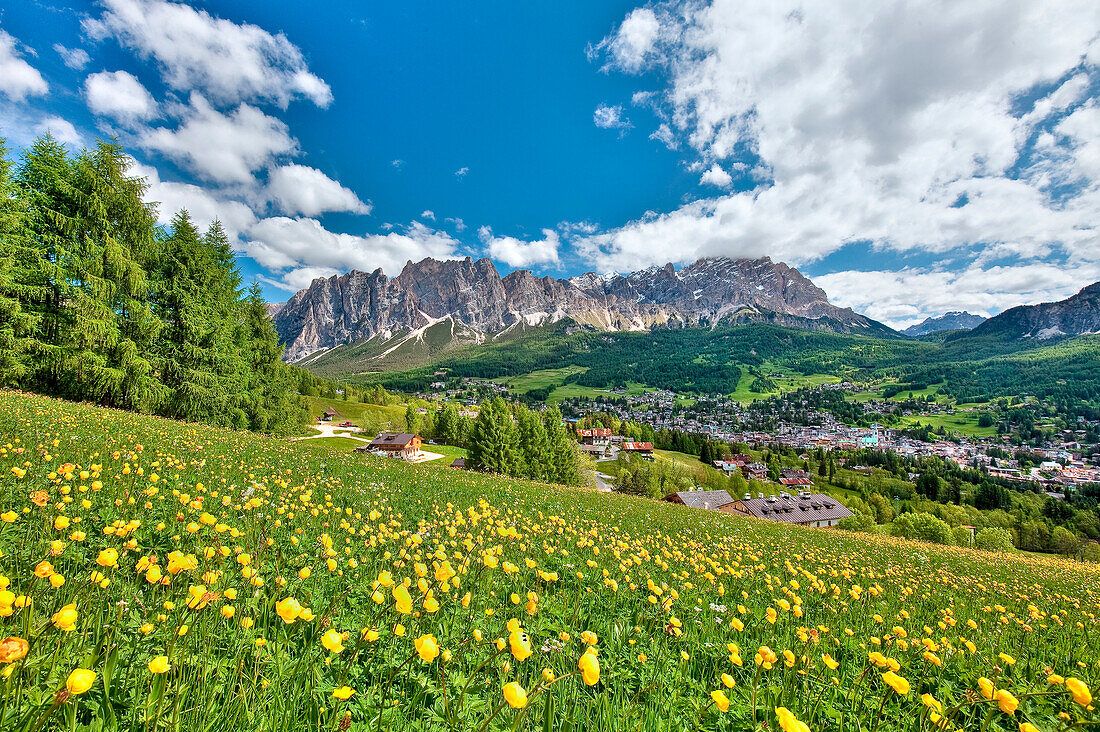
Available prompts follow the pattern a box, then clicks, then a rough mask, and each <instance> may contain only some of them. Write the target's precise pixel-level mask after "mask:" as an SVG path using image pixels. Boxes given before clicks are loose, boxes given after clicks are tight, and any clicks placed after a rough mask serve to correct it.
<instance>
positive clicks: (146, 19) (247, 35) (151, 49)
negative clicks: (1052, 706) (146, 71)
mask: <svg viewBox="0 0 1100 732" xmlns="http://www.w3.org/2000/svg"><path fill="white" fill-rule="evenodd" d="M101 5H103V7H104V12H103V14H102V15H101V16H100V17H98V18H89V19H87V20H85V21H84V28H85V30H86V31H87V32H88V34H89V35H90V36H91V37H93V38H98V39H102V38H107V37H113V38H115V39H117V40H118V42H119V43H120V44H121V45H122V46H124V47H127V48H130V49H133V50H135V51H137V53H138V54H139V55H140V56H141V57H142V58H146V59H153V60H155V61H156V62H157V64H158V65H159V67H160V70H161V73H162V75H163V77H164V81H165V82H166V83H167V84H168V85H169V86H171V87H172V88H173V89H176V90H180V91H188V92H190V91H192V90H199V91H201V92H202V93H203V94H204V95H205V96H206V97H208V98H210V99H213V100H215V101H216V102H219V103H222V104H230V105H232V104H236V103H238V102H243V101H270V102H274V103H275V104H278V105H279V106H281V107H283V108H285V107H286V106H287V104H288V103H289V102H290V100H291V99H294V98H296V97H305V98H307V99H309V100H311V101H312V102H313V103H314V104H316V105H318V106H321V107H327V106H328V105H329V103H330V102H331V101H332V91H331V90H330V89H329V86H328V84H326V83H325V82H324V81H323V80H322V79H320V78H319V77H318V76H316V75H315V74H313V73H311V72H310V71H309V68H308V66H307V64H306V62H305V59H304V57H303V56H302V52H301V51H300V50H299V49H298V47H297V46H295V45H294V44H293V43H291V42H290V41H289V40H288V39H287V37H286V36H285V35H283V34H282V33H277V34H274V35H273V34H271V33H269V32H268V31H266V30H264V29H263V28H260V27H259V26H256V25H252V24H249V23H242V24H237V23H234V22H232V21H229V20H226V19H224V18H217V17H214V16H212V15H210V14H209V13H207V12H206V11H205V10H196V9H195V8H192V7H191V6H189V5H185V4H183V3H177V2H167V1H166V0H101Z"/></svg>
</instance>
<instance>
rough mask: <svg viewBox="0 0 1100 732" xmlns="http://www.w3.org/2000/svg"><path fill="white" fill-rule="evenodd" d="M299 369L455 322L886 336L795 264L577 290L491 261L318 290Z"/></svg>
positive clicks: (290, 312) (290, 351)
mask: <svg viewBox="0 0 1100 732" xmlns="http://www.w3.org/2000/svg"><path fill="white" fill-rule="evenodd" d="M274 318H275V327H276V329H277V330H278V332H279V336H280V337H281V338H282V339H283V341H284V342H285V343H286V346H287V349H286V356H285V358H286V359H287V360H288V361H298V360H301V359H303V358H306V357H307V356H310V355H311V354H314V353H317V352H318V351H322V350H326V349H329V348H333V347H335V346H339V345H343V344H348V343H355V342H358V341H364V340H367V339H371V338H374V337H376V336H380V337H382V338H383V339H388V338H391V337H393V336H394V335H397V334H399V333H406V332H412V331H416V330H418V329H424V328H427V327H430V326H432V325H434V324H435V323H437V322H439V321H441V320H447V319H449V320H451V322H452V323H453V324H455V325H459V326H465V327H466V328H469V329H472V330H474V331H477V332H479V333H482V334H485V335H486V336H488V337H494V336H498V335H500V334H502V333H504V332H506V331H508V330H511V329H512V328H515V327H517V326H536V325H540V324H542V323H547V322H550V323H554V322H557V321H559V320H562V319H564V318H571V319H573V320H575V321H576V322H578V323H580V324H583V325H588V326H591V327H594V328H598V329H601V330H646V329H649V328H653V327H661V326H672V327H682V326H693V325H694V326H713V325H716V324H717V323H718V322H720V321H723V320H725V321H766V322H771V323H776V324H780V325H797V326H801V327H821V328H827V329H830V330H837V331H842V332H856V333H876V334H879V335H883V334H887V333H892V331H890V330H889V329H888V328H886V326H883V325H882V324H880V323H878V322H876V321H873V320H871V319H869V318H866V317H864V316H862V315H859V314H857V313H854V312H853V311H852V310H851V309H849V308H838V307H836V306H834V305H832V304H830V303H829V300H828V298H827V297H826V295H825V292H824V291H822V290H821V288H819V287H817V286H816V285H814V284H813V283H812V282H810V281H809V280H808V279H806V278H805V277H803V276H802V274H801V273H800V272H798V270H796V269H792V268H791V267H788V266H787V265H785V264H783V263H774V262H772V261H771V260H770V259H768V258H767V257H764V258H763V259H727V258H721V257H718V258H707V259H700V260H699V261H697V262H695V263H694V264H692V265H689V266H687V267H684V268H683V269H680V270H677V269H676V268H675V267H673V266H672V265H671V264H666V265H665V266H664V267H651V268H649V269H646V270H642V271H640V272H634V273H631V274H629V275H626V276H622V275H613V276H610V277H603V276H600V275H596V274H592V273H588V274H584V275H580V276H578V277H572V278H570V279H568V280H561V279H554V278H552V277H536V276H535V275H533V274H532V273H531V272H528V271H526V270H517V271H515V272H512V273H511V274H509V275H508V276H507V277H504V278H501V276H500V274H499V273H498V272H497V270H496V267H495V266H493V263H492V262H491V261H490V260H488V259H479V260H477V261H474V260H472V259H471V258H469V257H467V258H466V259H462V260H449V261H443V262H440V261H436V260H434V259H425V260H423V261H420V262H416V263H413V262H409V263H408V264H406V265H405V268H404V269H403V270H402V271H401V274H400V275H398V276H397V277H395V278H393V279H389V278H387V277H386V275H384V274H383V273H382V271H381V270H375V271H374V272H371V273H366V272H358V271H352V272H348V273H347V274H345V275H341V276H338V277H330V278H328V279H316V280H314V281H313V283H312V284H311V285H310V286H309V287H308V288H306V289H305V290H302V291H300V292H298V293H297V294H295V295H294V297H292V298H290V300H289V301H287V303H286V304H285V305H283V306H282V307H281V308H280V309H279V310H278V312H277V313H275V316H274Z"/></svg>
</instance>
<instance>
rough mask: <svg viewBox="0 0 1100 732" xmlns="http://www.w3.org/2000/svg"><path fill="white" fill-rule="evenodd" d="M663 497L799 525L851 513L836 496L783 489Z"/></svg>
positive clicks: (822, 523)
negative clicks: (736, 494)
mask: <svg viewBox="0 0 1100 732" xmlns="http://www.w3.org/2000/svg"><path fill="white" fill-rule="evenodd" d="M665 500H666V501H668V502H669V503H677V504H679V505H681V506H688V507H689V508H702V509H706V510H709V511H720V512H722V513H731V514H737V515H740V516H751V517H753V518H758V519H765V520H767V521H778V522H781V523H786V524H797V525H799V526H814V527H828V526H836V525H837V524H838V523H840V520H841V519H843V518H847V517H848V516H851V515H852V512H851V511H849V510H848V509H847V508H845V507H844V505H843V504H842V503H840V502H839V501H837V500H836V499H835V498H831V497H829V496H826V495H824V494H821V493H809V492H806V491H802V492H800V493H798V494H797V495H796V494H793V493H787V492H782V493H780V494H779V495H769V496H765V495H764V494H763V493H757V494H756V497H755V498H753V496H752V494H751V493H746V494H745V495H744V496H742V497H741V498H733V497H732V496H730V494H729V493H727V492H726V491H681V492H679V493H673V494H672V495H670V496H667V497H666V498H665Z"/></svg>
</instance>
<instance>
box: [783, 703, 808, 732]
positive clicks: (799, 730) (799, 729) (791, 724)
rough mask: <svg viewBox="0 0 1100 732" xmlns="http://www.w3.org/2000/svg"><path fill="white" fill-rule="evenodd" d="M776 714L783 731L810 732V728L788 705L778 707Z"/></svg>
mask: <svg viewBox="0 0 1100 732" xmlns="http://www.w3.org/2000/svg"><path fill="white" fill-rule="evenodd" d="M775 716H776V718H777V719H778V720H779V726H780V727H781V728H782V729H783V732H810V728H809V727H808V726H807V725H806V724H805V723H803V722H799V721H798V718H797V717H795V716H794V714H792V713H791V711H790V710H789V709H787V708H786V707H776V708H775Z"/></svg>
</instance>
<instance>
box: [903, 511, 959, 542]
mask: <svg viewBox="0 0 1100 732" xmlns="http://www.w3.org/2000/svg"><path fill="white" fill-rule="evenodd" d="M892 533H893V534H894V536H902V537H905V538H906V539H919V540H920V541H928V542H931V543H933V544H947V545H949V546H950V545H952V544H954V543H955V540H954V537H952V536H951V527H950V526H948V525H947V524H946V523H945V522H943V521H941V520H940V519H938V518H936V517H935V516H933V515H932V514H930V513H903V514H902V515H900V516H898V517H897V518H896V519H894V524H893V529H892Z"/></svg>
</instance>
